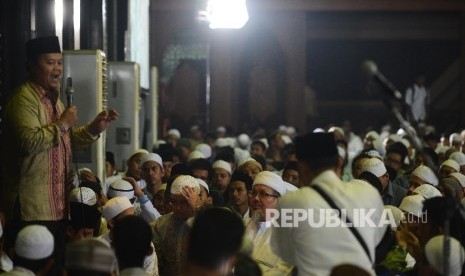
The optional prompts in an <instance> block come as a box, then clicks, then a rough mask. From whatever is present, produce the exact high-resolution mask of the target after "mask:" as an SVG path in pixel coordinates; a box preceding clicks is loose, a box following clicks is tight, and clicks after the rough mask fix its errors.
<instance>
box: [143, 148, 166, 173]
mask: <svg viewBox="0 0 465 276" xmlns="http://www.w3.org/2000/svg"><path fill="white" fill-rule="evenodd" d="M148 161H153V162H155V163H157V164H158V165H160V168H161V170H162V171H163V160H162V159H161V156H160V155H158V154H156V153H153V152H151V153H149V154H147V155H144V157H142V160H141V161H140V164H141V165H142V166H144V163H145V162H148Z"/></svg>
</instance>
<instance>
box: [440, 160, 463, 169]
mask: <svg viewBox="0 0 465 276" xmlns="http://www.w3.org/2000/svg"><path fill="white" fill-rule="evenodd" d="M443 166H448V167H451V168H452V169H454V170H455V171H456V172H459V171H460V165H459V164H458V163H457V162H455V160H452V159H447V160H446V161H444V162H442V164H441V166H440V167H439V169H441V168H442V167H443Z"/></svg>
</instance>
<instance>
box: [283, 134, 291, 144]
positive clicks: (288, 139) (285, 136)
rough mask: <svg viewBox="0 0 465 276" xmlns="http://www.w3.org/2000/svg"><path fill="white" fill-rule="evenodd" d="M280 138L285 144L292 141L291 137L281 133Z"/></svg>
mask: <svg viewBox="0 0 465 276" xmlns="http://www.w3.org/2000/svg"><path fill="white" fill-rule="evenodd" d="M281 140H283V141H284V144H286V145H287V144H290V143H292V139H291V137H289V136H287V135H281Z"/></svg>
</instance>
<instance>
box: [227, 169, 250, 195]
mask: <svg viewBox="0 0 465 276" xmlns="http://www.w3.org/2000/svg"><path fill="white" fill-rule="evenodd" d="M234 181H241V182H244V184H245V188H246V189H247V191H250V190H252V184H253V180H252V178H251V177H250V176H249V175H248V174H245V173H243V172H241V171H235V172H234V173H233V175H232V176H231V181H230V182H229V183H231V182H234Z"/></svg>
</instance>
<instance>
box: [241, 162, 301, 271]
mask: <svg viewBox="0 0 465 276" xmlns="http://www.w3.org/2000/svg"><path fill="white" fill-rule="evenodd" d="M287 187H288V186H287V185H286V184H285V183H284V181H283V180H282V179H281V177H280V176H279V175H277V174H275V173H272V172H269V171H264V172H261V173H259V174H258V175H257V177H256V178H255V180H254V182H253V187H252V199H251V208H252V210H253V217H252V219H251V220H250V222H249V223H248V224H247V228H246V238H248V239H250V240H251V241H252V243H253V246H254V248H253V251H252V259H253V260H254V261H256V262H257V263H258V265H259V266H260V269H261V270H262V272H263V275H291V272H292V266H291V265H289V264H287V263H285V262H284V261H283V260H281V258H280V257H278V256H277V255H276V254H274V253H273V251H272V250H271V246H270V237H271V230H272V228H271V226H272V224H271V221H270V220H271V218H270V217H267V210H270V209H276V206H277V205H278V201H279V198H280V197H281V196H282V195H284V194H285V193H286V192H287V191H288V190H287Z"/></svg>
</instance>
